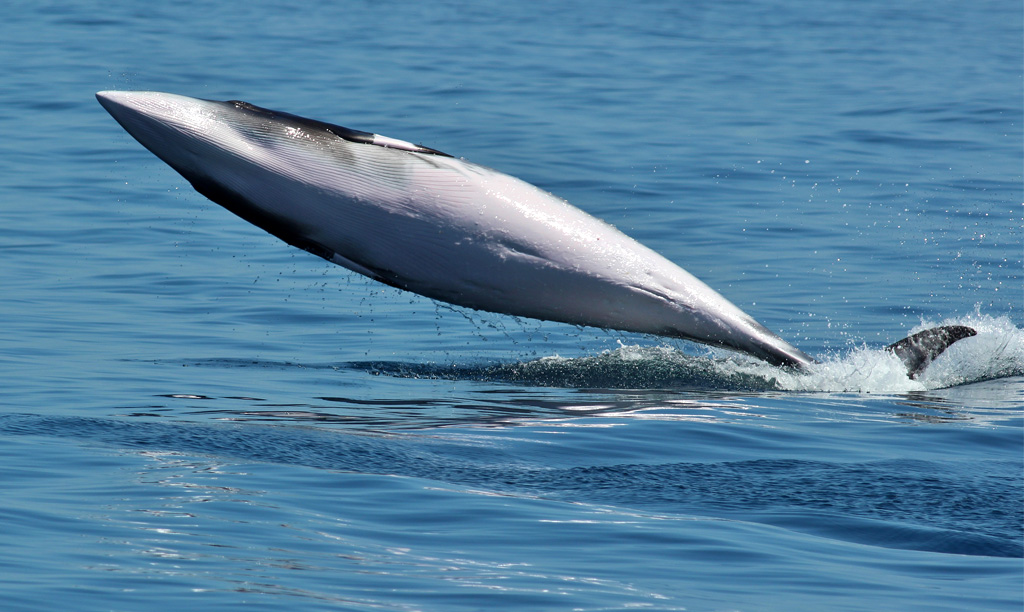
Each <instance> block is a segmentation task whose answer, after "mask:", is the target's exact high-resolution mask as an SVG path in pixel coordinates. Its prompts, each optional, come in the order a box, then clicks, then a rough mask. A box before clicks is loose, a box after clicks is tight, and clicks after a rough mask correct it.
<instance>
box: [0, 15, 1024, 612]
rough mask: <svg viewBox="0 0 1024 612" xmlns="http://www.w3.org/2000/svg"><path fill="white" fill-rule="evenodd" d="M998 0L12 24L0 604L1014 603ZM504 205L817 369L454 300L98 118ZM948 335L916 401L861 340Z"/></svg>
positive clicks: (1011, 145) (1015, 279)
mask: <svg viewBox="0 0 1024 612" xmlns="http://www.w3.org/2000/svg"><path fill="white" fill-rule="evenodd" d="M1021 21H1022V15H1021V11H1020V6H1019V5H1018V4H1015V3H1011V2H976V1H975V2H959V3H936V2H917V1H910V2H900V3H892V2H882V1H876V0H869V1H866V2H856V3H843V4H838V5H837V4H834V3H818V2H800V1H798V0H776V1H772V2H759V3H744V2H706V3H704V2H693V3H677V2H641V3H633V4H631V5H629V6H624V5H619V4H613V3H605V2H594V1H590V2H585V3H584V2H580V3H573V2H555V3H545V4H544V5H543V6H541V5H533V4H532V3H497V2H475V3H450V2H431V3H416V4H408V5H406V4H396V3H329V2H311V3H304V4H302V5H301V8H300V5H295V4H293V3H275V2H247V3H244V5H242V4H239V3H201V2H174V3H157V4H153V3H148V4H146V3H132V2H110V3H102V4H96V3H87V2H65V3H22V2H15V3H13V4H9V5H8V6H7V8H6V11H5V15H4V19H3V20H0V61H2V65H3V66H4V71H3V72H2V73H0V92H2V94H3V95H2V99H3V101H4V103H3V104H2V105H0V134H2V135H3V137H2V138H0V160H2V164H3V165H2V168H3V172H0V254H2V257H3V262H4V265H3V266H0V287H2V288H3V289H2V295H3V298H2V300H0V325H2V327H3V332H4V333H3V334H2V335H0V407H2V412H0V526H2V529H0V598H2V601H3V604H2V607H3V609H4V610H41V609H47V610H52V609H69V610H141V611H149V610H181V609H186V607H191V608H193V609H203V610H242V609H245V610H247V611H250V610H280V609H285V608H288V609H301V610H400V611H410V610H424V611H452V610H482V609H489V610H494V609H499V610H527V609H528V610H537V609H540V610H587V611H592V610H621V609H627V608H628V609H633V608H640V609H648V610H751V611H760V610H780V611H782V610H786V611H789V610H808V611H810V610H872V611H875V610H901V611H902V610H922V611H923V610H928V611H932V610H957V611H960V610H1008V611H1014V612H1016V611H1019V610H1020V609H1021V607H1022V605H1024V594H1022V593H1024V561H1022V557H1024V526H1022V525H1024V418H1022V417H1024V309H1022V306H1024V289H1022V286H1024V282H1022V277H1024V269H1022V259H1024V240H1022V233H1024V232H1022V229H1021V228H1022V213H1024V210H1022V208H1021V203H1022V202H1024V188H1022V164H1024V153H1022V147H1024V144H1022V143H1024V137H1022V127H1021V125H1022V119H1024V116H1022V115H1024V108H1022V106H1024V104H1022V98H1021V93H1020V92H1021V86H1022V74H1021V73H1022V48H1024V46H1022V39H1024V35H1022V32H1024V27H1022V23H1021ZM104 89H153V90H159V91H169V92H173V93H181V94H186V95H192V96H198V97H205V98H210V99H243V100H247V101H250V102H252V103H255V104H258V105H261V106H265V107H269V108H277V109H281V110H286V111H289V112H293V113H297V114H301V115H304V116H308V117H315V118H319V119H323V120H326V121H331V122H334V123H339V124H342V125H347V126H350V127H353V128H356V129H363V130H368V131H374V132H379V133H382V134H386V135H389V136H394V137H397V138H402V139H405V140H411V141H415V142H418V143H423V144H424V145H427V146H430V147H435V148H437V149H440V150H442V151H445V152H448V153H452V154H455V155H457V156H464V157H466V158H467V159H470V160H472V161H475V162H477V163H482V164H485V165H487V166H491V167H494V168H497V169H500V170H502V171H504V172H507V173H509V174H512V175H515V176H519V177H521V178H523V179H526V180H528V181H530V182H533V183H535V184H537V185H539V186H541V187H543V188H545V189H547V190H549V191H552V192H554V193H556V194H558V195H560V196H562V197H565V198H566V199H568V200H569V201H570V202H572V203H574V204H576V205H577V206H579V207H581V208H583V209H584V210H586V211H588V212H590V213H592V214H594V215H596V216H598V217H601V218H603V219H605V220H607V221H609V222H611V223H613V224H615V225H617V226H618V227H619V228H621V229H623V230H624V231H626V232H627V233H628V234H630V235H632V236H634V237H636V238H637V239H639V240H640V241H642V242H643V243H645V244H647V245H649V246H651V247H652V248H654V249H655V250H656V251H659V252H660V253H662V254H664V255H666V256H667V257H668V258H669V259H671V260H673V261H675V262H677V263H679V264H680V265H682V266H684V267H685V268H687V269H688V270H689V271H690V272H692V273H693V274H695V275H696V276H698V277H700V278H701V279H703V280H704V281H705V282H707V283H708V284H709V285H711V286H712V287H714V288H716V289H718V290H719V291H721V292H722V293H723V294H724V295H725V296H726V297H728V298H729V299H730V300H732V301H734V302H735V303H737V304H738V305H739V306H740V307H741V308H743V309H745V310H746V311H748V312H750V313H751V314H752V315H754V316H755V317H756V318H758V319H759V320H760V321H762V322H763V323H765V324H766V325H767V326H768V327H770V328H772V329H774V330H776V331H778V332H779V333H780V334H781V335H782V336H783V337H785V338H787V339H788V340H790V341H792V342H793V343H794V344H795V345H797V346H799V347H800V348H802V349H804V350H805V351H807V352H809V353H811V354H813V355H816V356H817V357H819V358H820V359H822V360H823V361H824V365H823V366H821V367H820V368H819V369H817V370H816V371H815V372H814V373H813V374H811V375H795V374H793V373H791V372H786V371H783V370H779V369H776V368H772V367H770V366H767V365H764V364H760V363H757V362H755V361H752V360H750V359H746V358H743V357H742V356H738V355H735V354H732V353H729V352H727V351H711V350H708V349H704V348H701V347H697V346H694V345H691V344H688V343H686V342H682V341H678V342H677V341H665V340H660V339H657V338H651V337H645V336H638V335H631V334H622V333H617V332H607V331H602V330H596V329H589V328H577V327H572V326H566V325H560V324H554V323H542V322H537V321H530V320H519V319H514V318H511V317H504V316H498V315H491V314H486V313H478V312H472V311H467V310H463V309H453V308H450V307H448V306H446V305H443V304H436V303H434V302H431V301H429V300H426V299H422V298H419V297H417V296H414V295H410V294H406V293H402V292H400V291H398V290H395V289H391V288H386V287H384V286H382V285H379V284H377V283H374V282H373V281H370V280H367V279H364V278H362V277H359V276H357V275H355V274H352V273H350V272H348V271H346V270H343V269H341V268H338V267H333V266H330V265H329V264H327V263H326V262H324V261H322V260H320V259H317V258H315V257H313V256H311V255H309V254H306V253H304V252H301V251H298V250H296V249H293V248H290V247H288V246H286V245H284V244H283V243H281V242H280V241H278V240H276V239H274V238H272V237H270V236H269V235H266V234H264V233H262V232H261V231H260V230H258V229H256V228H254V227H252V226H250V225H248V224H246V223H245V222H243V221H241V220H240V219H238V218H236V217H234V216H232V215H231V214H230V213H228V212H226V211H224V210H223V209H221V208H220V207H218V206H216V205H215V204H212V203H210V202H208V201H206V200H204V199H203V198H202V197H201V196H199V195H197V194H195V193H194V192H193V191H192V190H191V189H190V188H189V186H188V185H187V183H185V181H184V180H182V179H181V178H180V177H179V176H177V175H176V174H175V173H174V172H173V171H172V170H170V169H169V168H167V167H166V166H164V165H163V164H162V163H161V162H160V161H159V160H157V159H156V158H155V157H153V156H152V155H151V154H150V153H148V152H147V151H145V150H144V149H143V148H142V147H141V146H139V145H138V144H137V143H136V142H134V141H133V140H132V139H131V138H130V137H129V136H128V135H127V134H125V133H124V132H123V131H122V130H121V129H120V127H119V126H118V125H117V124H116V123H115V122H114V121H113V120H112V119H111V118H110V117H109V116H108V115H107V114H106V113H105V112H104V111H103V109H102V108H101V107H100V106H99V105H98V104H96V102H95V100H94V98H93V94H94V92H96V91H99V90H104ZM939 323H966V324H970V325H973V326H975V327H976V328H977V329H978V330H979V332H980V333H979V335H978V336H977V337H975V338H971V339H968V340H964V341H962V342H961V343H958V344H957V345H955V346H954V347H953V348H951V349H950V351H948V352H947V354H946V355H944V356H943V357H942V358H940V359H939V360H938V361H936V362H935V364H933V366H932V367H931V368H930V369H929V370H928V372H927V373H926V375H925V376H924V377H923V378H922V379H921V380H920V381H910V380H908V379H907V378H906V377H905V376H903V375H902V374H901V372H900V370H899V367H898V365H897V364H894V363H893V362H892V360H891V359H890V358H888V357H887V356H886V355H885V353H884V352H882V351H881V350H879V349H880V347H882V346H884V345H885V344H887V343H889V342H892V341H895V340H897V339H899V338H901V337H903V336H905V335H907V334H908V333H910V332H912V331H914V330H916V329H921V328H923V327H924V326H927V325H934V324H939Z"/></svg>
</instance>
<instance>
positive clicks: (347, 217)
mask: <svg viewBox="0 0 1024 612" xmlns="http://www.w3.org/2000/svg"><path fill="white" fill-rule="evenodd" d="M96 98H97V100H98V101H99V103H100V104H101V105H102V106H103V108H104V109H106V111H107V112H108V113H110V115H111V116H112V117H113V118H114V119H115V120H116V121H117V122H118V123H119V124H120V125H121V126H122V127H123V128H124V129H125V130H126V131H127V132H128V133H129V134H130V135H131V136H132V137H134V138H135V139H136V140H137V141H138V142H139V143H140V144H142V145H143V146H144V147H145V148H146V149H148V150H149V151H151V152H152V153H153V154H155V155H156V156H157V157H158V158H160V159H161V160H163V161H164V162H165V163H167V164H168V165H169V166H170V167H171V168H173V169H174V170H175V171H177V172H178V173H179V174H180V175H181V176H182V177H184V178H185V179H186V180H187V181H188V182H189V183H190V184H191V185H192V186H193V188H194V189H195V190H196V191H197V192H199V193H200V194H202V195H203V196H205V197H207V198H208V199H210V200H212V201H213V202H215V203H217V204H219V205H221V206H223V207H224V208H226V209H227V210H229V211H231V212H232V213H234V214H235V215H237V216H239V217H241V218H242V219H244V220H246V221H248V222H250V223H252V224H254V225H256V226H258V227H260V228H262V229H263V230H265V231H267V232H269V233H270V234H273V235H274V236H277V237H278V238H280V239H282V240H284V241H285V242H286V243H288V244H290V245H292V246H295V247H298V248H300V249H303V250H305V251H308V252H309V253H312V254H314V255H317V256H319V257H322V258H324V259H326V260H328V261H330V262H332V263H334V264H337V265H339V266H342V267H344V268H347V269H349V270H352V271H354V272H357V273H359V274H362V275H365V276H367V277H369V278H372V279H374V280H376V281H379V282H381V283H384V284H386V285H390V286H392V287H396V288H399V289H402V290H405V291H410V292H413V293H416V294H419V295H422V296H425V297H427V298H431V299H434V300H439V301H442V302H447V303H450V304H453V305H456V306H461V307H466V308H470V309H475V310H482V311H488V312H494V313H500V314H506V315H513V316H518V317H526V318H533V319H541V320H548V321H557V322H561V323H569V324H574V325H581V326H592V327H598V328H604V329H613V330H621V331H626V332H637V333H643V334H652V335H657V336H664V337H671V338H680V339H684V340H689V341H694V342H698V343H702V344H706V345H711V346H716V347H723V348H727V349H731V350H734V351H739V352H741V353H745V354H748V355H751V356H753V357H756V358H758V359H761V360H764V361H766V362H768V363H770V364H773V365H776V366H785V367H791V368H796V369H807V368H808V367H810V366H811V365H812V364H813V363H815V361H814V359H813V358H811V357H810V356H808V355H807V354H806V353H804V352H803V351H801V350H800V349H798V348H796V347H794V346H792V345H791V344H790V343H788V342H787V341H785V340H784V339H782V338H781V337H780V336H779V335H777V334H776V333H774V332H772V331H771V330H769V329H768V328H767V327H765V326H764V325H762V324H761V323H759V322H758V321H756V320H755V319H754V318H753V317H751V316H750V315H748V314H747V313H746V312H744V311H743V310H741V309H740V308H739V307H737V306H736V305H735V304H733V303H732V302H730V301H729V300H728V299H726V298H725V297H724V296H722V295H721V294H720V293H718V292H717V291H715V290H714V289H712V288H711V287H709V286H708V285H707V284H705V283H704V282H702V281H701V280H699V279H698V278H696V277H695V276H693V275H692V274H690V273H689V272H687V271H686V270H684V269H683V268H682V267H680V266H678V265H677V264H675V263H673V262H672V261H670V260H668V259H666V258H665V257H663V256H661V255H659V254H658V253H656V252H655V251H653V250H651V249H650V248H648V247H646V246H644V245H642V244H641V243H639V242H638V241H636V240H634V239H633V238H631V237H629V236H627V235H626V234H624V233H623V232H621V231H619V230H618V229H616V228H615V227H613V226H612V225H610V224H608V223H605V222H604V221H601V220H599V219H597V218H595V217H593V216H591V215H589V214H587V213H586V212H584V211H582V210H580V209H579V208H576V207H575V206H573V205H571V204H569V203H568V202H567V201H565V200H563V199H561V198H559V197H557V196H555V195H553V194H551V193H548V192H546V191H544V190H542V189H540V188H538V187H536V186H534V185H532V184H530V183H527V182H525V181H523V180H520V179H518V178H515V177H512V176H509V175H507V174H504V173H502V172H499V171H497V170H492V169H490V168H487V167H485V166H481V165H478V164H475V163H472V162H470V161H467V160H465V159H462V158H458V157H455V156H452V155H449V154H447V153H443V152H441V151H438V150H436V149H432V148H429V147H425V146H422V145H417V144H413V143H411V142H408V141H404V140H400V139H397V138H391V137H386V136H382V135H380V134H376V133H372V132H365V131H361V130H355V129H351V128H346V127H342V126H340V125H335V124H333V123H328V122H325V121H319V120H315V119H307V118H304V117H301V116H298V115H293V114H291V113H286V112H282V111H275V110H271V109H267V108H263V107H259V106H256V105H254V104H250V103H248V102H243V101H240V100H228V101H216V100H205V99H198V98H192V97H188V96H183V95H177V94H171V93H162V92H152V91H101V92H99V93H97V94H96ZM954 328H956V329H954ZM960 328H962V329H960ZM966 330H969V331H970V332H973V331H974V330H971V329H970V328H963V326H946V327H940V328H934V329H932V330H926V331H925V332H921V333H920V334H916V335H915V336H917V337H916V338H915V337H914V336H912V337H911V338H907V339H904V340H901V341H900V342H897V343H895V344H893V345H891V346H890V347H889V349H890V351H891V352H893V353H894V354H896V355H897V356H898V357H900V359H901V360H903V362H904V363H905V364H906V365H907V368H908V374H909V375H911V376H916V375H917V374H919V373H920V372H921V371H922V370H923V369H924V368H925V367H926V366H927V364H928V363H930V362H931V361H932V360H933V359H934V358H935V357H936V356H937V355H938V354H940V353H941V352H942V351H944V350H945V348H946V347H948V346H949V345H950V344H952V343H953V342H956V341H957V340H959V339H961V338H963V337H967V336H968V335H973V334H969V333H968V331H966ZM912 338H913V340H912Z"/></svg>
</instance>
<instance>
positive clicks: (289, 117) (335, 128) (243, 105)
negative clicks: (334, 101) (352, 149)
mask: <svg viewBox="0 0 1024 612" xmlns="http://www.w3.org/2000/svg"><path fill="white" fill-rule="evenodd" d="M225 104H231V105H233V106H234V107H235V108H237V109H239V110H244V111H248V112H250V113H254V114H257V115H261V116H264V117H266V118H267V119H273V120H278V121H281V120H284V121H289V122H292V123H295V124H297V125H299V126H303V127H306V128H311V129H315V130H323V131H325V132H329V133H331V134H334V135H335V136H337V137H338V138H341V139H342V140H347V141H349V142H356V143H359V144H368V145H377V146H382V145H380V144H378V143H376V142H374V138H375V137H376V136H377V135H376V134H374V133H373V132H364V131H362V130H353V129H352V128H347V127H345V126H343V125H337V124H334V123H328V122H326V121H320V120H317V119H308V118H306V117H301V116H299V115H293V114H291V113H286V112H283V111H276V110H271V109H269V108H263V107H262V106H256V105H255V104H251V103H249V102H244V101H242V100H228V101H227V102H225ZM413 147H415V148H414V149H411V151H412V152H414V153H427V154H430V155H441V156H444V157H452V156H451V155H449V154H447V153H443V152H441V151H438V150H437V149H431V148H430V147H424V146H422V145H413Z"/></svg>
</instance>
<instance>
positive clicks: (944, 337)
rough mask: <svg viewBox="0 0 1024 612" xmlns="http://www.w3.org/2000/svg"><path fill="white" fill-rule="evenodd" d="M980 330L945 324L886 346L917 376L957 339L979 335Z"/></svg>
mask: <svg viewBox="0 0 1024 612" xmlns="http://www.w3.org/2000/svg"><path fill="white" fill-rule="evenodd" d="M977 335H978V332H976V331H974V329H972V328H970V327H967V326H966V325H943V326H942V327H933V328H932V329H926V330H924V331H923V332H918V333H916V334H914V335H912V336H908V337H906V338H904V339H902V340H900V341H899V342H896V343H893V344H890V345H889V346H887V347H886V350H887V351H890V352H892V353H893V354H894V355H896V356H897V357H899V358H900V360H901V361H902V362H903V364H904V365H906V366H907V375H908V376H910V378H917V375H918V374H920V373H921V372H923V371H924V369H925V368H927V367H928V364H930V363H931V362H932V361H933V360H934V359H935V358H936V357H938V356H939V355H941V354H942V353H943V351H945V350H946V349H948V348H949V347H950V345H952V344H953V343H954V342H956V341H957V340H963V339H964V338H970V337H971V336H977Z"/></svg>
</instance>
